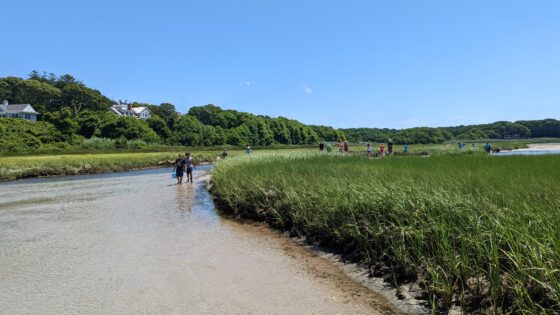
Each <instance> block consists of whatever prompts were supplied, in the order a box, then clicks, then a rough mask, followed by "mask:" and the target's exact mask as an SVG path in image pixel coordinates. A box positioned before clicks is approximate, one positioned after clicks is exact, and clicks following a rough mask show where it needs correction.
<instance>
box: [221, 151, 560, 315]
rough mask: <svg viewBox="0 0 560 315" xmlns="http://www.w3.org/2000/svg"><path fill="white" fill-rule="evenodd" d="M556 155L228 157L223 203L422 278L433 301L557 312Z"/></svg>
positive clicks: (395, 276)
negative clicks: (371, 157) (368, 157)
mask: <svg viewBox="0 0 560 315" xmlns="http://www.w3.org/2000/svg"><path fill="white" fill-rule="evenodd" d="M558 163H560V156H531V157H523V156H512V157H492V156H486V155H484V154H482V153H480V154H478V153H471V154H458V155H448V154H446V155H438V156H435V157H431V158H419V157H388V158H382V159H367V158H364V157H358V156H352V155H349V156H342V155H339V154H331V155H318V154H278V155H268V156H266V155H265V156H251V157H246V158H236V159H231V160H228V161H224V162H221V163H219V164H218V165H217V166H216V168H215V170H214V172H213V193H214V194H215V196H216V197H217V199H218V201H219V203H220V204H221V206H222V207H223V208H224V209H227V210H230V211H232V212H234V213H237V214H241V215H244V216H247V217H251V218H256V219H259V220H265V221H267V222H269V223H270V224H271V225H273V226H275V227H278V228H281V229H284V230H289V231H291V233H293V234H295V235H302V236H306V238H307V240H308V241H310V242H314V243H319V244H322V245H328V246H331V247H334V248H337V249H339V250H340V251H341V252H342V253H344V254H345V255H346V256H347V257H350V258H352V259H356V260H362V261H364V262H366V263H368V264H369V265H370V266H371V268H372V269H371V270H372V272H373V273H374V274H377V275H384V276H387V279H390V280H391V281H394V282H396V283H399V284H400V283H403V282H405V283H406V282H412V283H416V286H419V287H421V288H423V290H424V291H425V292H426V298H427V299H428V300H429V301H430V302H431V303H432V305H433V307H434V311H435V310H442V311H444V310H447V309H448V308H449V307H450V306H451V305H452V303H453V301H454V300H455V301H457V302H458V303H460V304H461V307H462V308H463V310H464V311H465V312H466V313H472V312H475V311H481V312H488V313H510V312H515V313H527V314H535V313H553V312H559V311H560V272H559V270H560V234H559V233H558V231H559V229H558V226H559V225H560V212H559V211H560V185H559V183H560V168H558Z"/></svg>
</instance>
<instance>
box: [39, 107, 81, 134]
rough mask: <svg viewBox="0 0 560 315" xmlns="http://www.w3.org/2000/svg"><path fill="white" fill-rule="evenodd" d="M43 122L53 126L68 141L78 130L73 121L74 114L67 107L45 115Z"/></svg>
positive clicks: (76, 124)
mask: <svg viewBox="0 0 560 315" xmlns="http://www.w3.org/2000/svg"><path fill="white" fill-rule="evenodd" d="M44 120H45V121H47V122H49V123H51V124H53V125H54V126H55V127H56V129H58V130H59V131H60V132H61V133H62V134H63V135H64V136H65V137H66V139H68V140H69V139H71V138H72V135H74V134H75V133H76V131H77V130H78V123H77V122H76V121H75V120H74V113H73V112H72V110H71V109H70V108H67V107H64V108H62V109H60V111H56V112H50V113H45V115H44Z"/></svg>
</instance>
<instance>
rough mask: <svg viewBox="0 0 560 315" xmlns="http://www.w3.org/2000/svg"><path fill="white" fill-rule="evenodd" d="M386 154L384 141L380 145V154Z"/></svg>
mask: <svg viewBox="0 0 560 315" xmlns="http://www.w3.org/2000/svg"><path fill="white" fill-rule="evenodd" d="M384 155H385V145H384V144H383V143H382V144H380V145H379V156H384Z"/></svg>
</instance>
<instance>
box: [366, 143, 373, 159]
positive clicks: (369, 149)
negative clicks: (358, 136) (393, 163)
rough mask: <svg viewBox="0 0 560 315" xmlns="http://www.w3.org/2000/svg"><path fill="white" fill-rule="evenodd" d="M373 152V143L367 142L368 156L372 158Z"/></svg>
mask: <svg viewBox="0 0 560 315" xmlns="http://www.w3.org/2000/svg"><path fill="white" fill-rule="evenodd" d="M372 153H373V147H372V146H371V144H369V143H368V144H367V156H368V158H371V154H372Z"/></svg>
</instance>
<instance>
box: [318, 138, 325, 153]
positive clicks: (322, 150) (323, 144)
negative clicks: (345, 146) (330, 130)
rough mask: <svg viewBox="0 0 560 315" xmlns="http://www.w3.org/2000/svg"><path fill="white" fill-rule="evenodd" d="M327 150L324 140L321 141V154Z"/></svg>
mask: <svg viewBox="0 0 560 315" xmlns="http://www.w3.org/2000/svg"><path fill="white" fill-rule="evenodd" d="M324 150H325V143H324V142H323V140H321V142H319V152H321V153H323V152H324Z"/></svg>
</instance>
